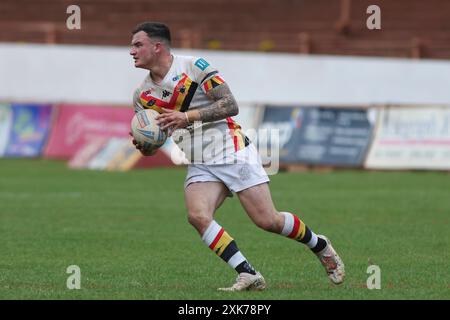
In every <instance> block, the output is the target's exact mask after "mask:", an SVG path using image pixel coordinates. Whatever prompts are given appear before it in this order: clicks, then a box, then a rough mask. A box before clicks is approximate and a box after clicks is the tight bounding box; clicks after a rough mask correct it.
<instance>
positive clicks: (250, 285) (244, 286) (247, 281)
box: [217, 272, 266, 291]
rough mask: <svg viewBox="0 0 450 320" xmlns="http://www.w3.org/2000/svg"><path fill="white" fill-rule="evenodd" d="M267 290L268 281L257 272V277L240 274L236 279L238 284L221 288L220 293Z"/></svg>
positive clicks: (249, 274)
mask: <svg viewBox="0 0 450 320" xmlns="http://www.w3.org/2000/svg"><path fill="white" fill-rule="evenodd" d="M265 288H266V280H264V277H263V276H262V275H261V273H259V272H257V273H256V274H255V275H253V274H251V273H245V272H243V273H240V274H239V275H238V276H237V278H236V283H235V284H233V285H232V286H231V287H229V288H219V289H217V290H219V291H244V290H258V291H261V290H264V289H265Z"/></svg>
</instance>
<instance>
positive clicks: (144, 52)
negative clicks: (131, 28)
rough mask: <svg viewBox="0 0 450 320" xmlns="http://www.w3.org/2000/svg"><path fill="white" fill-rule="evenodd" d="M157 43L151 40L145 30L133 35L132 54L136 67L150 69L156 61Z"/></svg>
mask: <svg viewBox="0 0 450 320" xmlns="http://www.w3.org/2000/svg"><path fill="white" fill-rule="evenodd" d="M155 49H156V48H155V43H154V42H153V41H152V40H150V38H149V37H148V36H147V34H146V33H145V32H144V31H139V32H137V33H135V34H134V35H133V39H132V40H131V49H130V54H131V55H132V56H133V59H134V66H135V67H136V68H144V69H150V68H151V67H152V65H153V63H154V61H155V54H156V52H155Z"/></svg>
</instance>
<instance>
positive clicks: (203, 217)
mask: <svg viewBox="0 0 450 320" xmlns="http://www.w3.org/2000/svg"><path fill="white" fill-rule="evenodd" d="M188 221H189V223H190V224H191V225H192V226H193V227H195V228H196V229H197V230H199V231H200V230H206V228H208V226H209V225H210V223H211V221H212V218H211V217H210V216H209V215H207V214H205V213H204V212H201V211H198V212H197V211H190V212H189V214H188Z"/></svg>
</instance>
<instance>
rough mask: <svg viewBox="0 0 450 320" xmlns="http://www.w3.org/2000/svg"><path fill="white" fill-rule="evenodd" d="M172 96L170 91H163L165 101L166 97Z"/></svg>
mask: <svg viewBox="0 0 450 320" xmlns="http://www.w3.org/2000/svg"><path fill="white" fill-rule="evenodd" d="M170 95H171V92H170V91H167V90H163V92H162V97H163V99H164V98H165V97H168V96H170Z"/></svg>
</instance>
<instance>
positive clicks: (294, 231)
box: [280, 212, 327, 253]
mask: <svg viewBox="0 0 450 320" xmlns="http://www.w3.org/2000/svg"><path fill="white" fill-rule="evenodd" d="M280 213H281V214H283V215H284V226H283V230H281V234H282V235H284V236H286V237H289V238H291V239H294V240H296V241H299V242H301V243H304V244H306V246H307V247H308V248H310V249H311V250H312V251H313V252H314V253H317V252H319V251H322V250H323V249H325V247H326V246H327V242H326V241H325V240H324V239H321V238H318V237H317V235H316V234H315V233H314V232H312V231H311V230H310V229H309V228H308V227H307V226H306V224H304V223H303V221H301V220H300V219H299V218H298V217H297V216H296V215H295V214H292V213H290V212H280Z"/></svg>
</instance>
